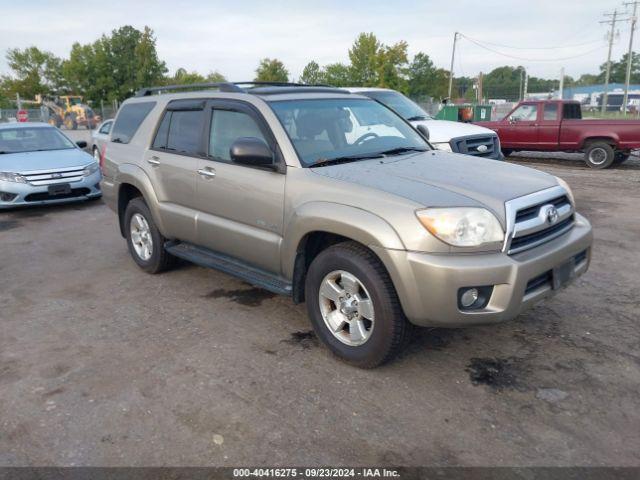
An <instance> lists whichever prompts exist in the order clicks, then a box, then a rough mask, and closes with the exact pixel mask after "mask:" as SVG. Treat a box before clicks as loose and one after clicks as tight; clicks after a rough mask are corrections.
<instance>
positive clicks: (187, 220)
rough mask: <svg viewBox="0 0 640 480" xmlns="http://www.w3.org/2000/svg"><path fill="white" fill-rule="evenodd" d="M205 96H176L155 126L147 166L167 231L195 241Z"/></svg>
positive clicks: (186, 239) (180, 237)
mask: <svg viewBox="0 0 640 480" xmlns="http://www.w3.org/2000/svg"><path fill="white" fill-rule="evenodd" d="M205 103H206V102H205V101H204V100H175V101H173V102H170V103H169V104H168V105H167V109H166V110H165V112H164V114H163V116H162V118H161V120H160V123H159V124H158V127H157V129H156V134H155V136H154V139H153V144H152V147H151V149H149V150H147V152H146V154H145V165H144V168H145V170H146V171H147V174H148V175H149V177H150V178H151V181H152V183H153V184H154V187H155V192H156V195H157V196H158V201H159V207H160V211H161V214H162V217H163V223H164V225H165V229H166V232H164V233H165V234H166V235H167V236H169V237H175V238H178V239H180V240H185V241H189V242H195V241H196V216H197V205H196V175H197V173H196V171H197V170H198V159H199V158H200V157H202V156H203V155H204V148H203V146H204V143H203V139H204V107H205Z"/></svg>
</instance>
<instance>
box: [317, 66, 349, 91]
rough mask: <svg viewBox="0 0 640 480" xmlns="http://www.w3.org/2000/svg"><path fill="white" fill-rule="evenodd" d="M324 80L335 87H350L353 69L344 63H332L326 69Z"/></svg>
mask: <svg viewBox="0 0 640 480" xmlns="http://www.w3.org/2000/svg"><path fill="white" fill-rule="evenodd" d="M323 70H324V80H325V82H326V83H327V84H329V85H332V86H334V87H349V86H351V85H352V81H351V69H350V68H349V67H348V66H347V65H345V64H344V63H331V64H329V65H327V66H326V67H324V69H323Z"/></svg>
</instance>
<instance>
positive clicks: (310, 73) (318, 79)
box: [300, 60, 325, 85]
mask: <svg viewBox="0 0 640 480" xmlns="http://www.w3.org/2000/svg"><path fill="white" fill-rule="evenodd" d="M324 82H325V72H324V71H323V70H322V69H321V68H320V65H318V64H317V63H316V62H315V61H314V60H312V61H310V62H309V63H307V65H306V66H305V67H304V70H302V75H301V76H300V83H306V84H307V85H317V84H319V83H324Z"/></svg>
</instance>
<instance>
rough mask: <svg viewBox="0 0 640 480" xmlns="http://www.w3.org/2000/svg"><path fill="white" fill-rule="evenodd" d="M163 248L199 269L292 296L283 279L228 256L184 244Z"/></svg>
mask: <svg viewBox="0 0 640 480" xmlns="http://www.w3.org/2000/svg"><path fill="white" fill-rule="evenodd" d="M164 248H165V250H166V251H167V252H169V253H170V254H171V255H174V256H176V257H179V258H182V259H183V260H187V261H188V262H191V263H195V264H196V265H200V266H201V267H207V268H213V269H215V270H220V271H221V272H224V273H228V274H229V275H233V276H234V277H237V278H239V279H240V280H244V281H245V282H247V283H250V284H252V285H255V286H256V287H260V288H264V289H265V290H269V291H270V292H273V293H277V294H279V295H289V296H291V294H292V291H293V288H292V285H291V283H290V282H288V281H287V280H285V279H284V278H282V277H278V276H277V275H274V274H272V273H269V272H265V271H264V270H261V269H259V268H256V267H253V266H250V265H247V264H246V263H244V262H241V261H240V260H237V259H235V258H233V257H230V256H228V255H224V254H222V253H218V252H214V251H213V250H209V249H208V248H204V247H198V246H196V245H192V244H190V243H185V242H167V243H165V244H164Z"/></svg>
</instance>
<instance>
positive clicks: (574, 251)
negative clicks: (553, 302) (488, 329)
mask: <svg viewBox="0 0 640 480" xmlns="http://www.w3.org/2000/svg"><path fill="white" fill-rule="evenodd" d="M592 241H593V235H592V232H591V225H590V224H589V222H588V221H587V219H585V218H584V217H582V216H581V215H578V214H576V223H575V226H574V227H573V229H571V231H569V232H567V233H566V234H565V235H562V236H561V237H558V238H556V239H553V240H551V241H549V242H547V243H545V244H543V245H540V246H538V247H535V248H532V249H530V250H527V251H525V252H522V253H519V254H516V255H507V254H506V253H502V252H496V253H486V254H458V255H454V254H428V253H420V252H407V251H401V250H388V249H384V248H380V247H372V248H373V250H374V251H375V252H376V253H377V254H378V256H379V257H380V258H381V259H382V261H383V263H384V264H385V266H386V267H387V270H388V271H389V274H390V275H391V278H392V280H393V283H394V285H395V287H396V291H397V292H398V296H399V297H400V302H401V304H402V307H403V309H404V312H405V314H406V316H407V318H408V319H409V320H410V321H411V322H412V323H414V324H416V325H420V326H433V327H460V326H470V325H481V324H489V323H497V322H503V321H506V320H511V319H513V318H515V317H516V316H518V314H520V313H521V312H522V311H524V310H525V309H527V308H528V307H530V306H532V305H533V304H534V303H536V302H538V301H540V300H542V299H543V298H545V297H547V296H549V295H551V294H552V293H554V292H555V291H556V290H553V288H552V282H551V280H549V281H544V280H545V278H546V277H545V275H546V274H547V273H549V275H550V272H551V271H552V270H553V268H554V267H558V266H560V265H562V264H564V263H565V262H567V261H569V260H571V259H572V258H574V259H575V261H576V263H575V268H574V271H573V272H572V274H573V279H575V278H576V277H577V276H579V275H581V274H583V273H584V272H586V271H587V269H588V267H589V262H590V259H591V244H592ZM549 278H550V277H549ZM477 286H478V287H479V286H493V291H492V293H491V297H490V299H489V301H488V303H487V305H486V306H485V307H483V308H480V309H477V310H462V309H461V308H460V307H459V305H458V291H459V290H460V289H461V288H465V287H477Z"/></svg>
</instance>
